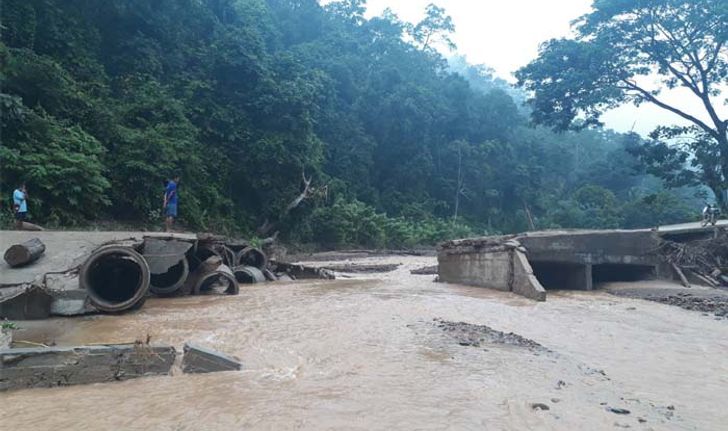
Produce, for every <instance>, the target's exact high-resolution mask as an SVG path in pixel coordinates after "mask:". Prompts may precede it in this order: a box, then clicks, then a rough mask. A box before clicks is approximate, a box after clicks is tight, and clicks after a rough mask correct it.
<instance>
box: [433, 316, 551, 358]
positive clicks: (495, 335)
mask: <svg viewBox="0 0 728 431" xmlns="http://www.w3.org/2000/svg"><path fill="white" fill-rule="evenodd" d="M433 324H434V325H435V326H437V327H438V328H440V329H442V330H443V332H445V333H446V334H447V335H448V336H450V337H452V338H453V339H454V340H455V341H456V342H457V343H458V344H459V345H461V346H472V347H486V346H489V345H508V346H516V347H523V348H526V349H529V350H534V351H541V352H547V351H548V349H546V348H545V347H543V346H542V345H540V344H538V343H537V342H535V341H533V340H529V339H528V338H525V337H522V336H520V335H518V334H514V333H513V332H509V333H505V332H501V331H498V330H496V329H493V328H490V327H488V326H486V325H473V324H471V323H465V322H448V321H446V320H442V319H434V320H433Z"/></svg>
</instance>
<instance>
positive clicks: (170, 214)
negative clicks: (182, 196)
mask: <svg viewBox="0 0 728 431" xmlns="http://www.w3.org/2000/svg"><path fill="white" fill-rule="evenodd" d="M166 216H167V218H166V219H165V220H164V229H165V230H166V231H167V232H171V231H172V226H173V225H174V219H175V218H176V217H177V205H176V204H167V211H166Z"/></svg>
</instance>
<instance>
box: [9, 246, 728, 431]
mask: <svg viewBox="0 0 728 431" xmlns="http://www.w3.org/2000/svg"><path fill="white" fill-rule="evenodd" d="M366 262H367V263H383V262H384V263H390V262H397V263H399V262H401V263H403V265H402V266H401V267H400V268H399V269H398V270H396V271H395V272H392V273H388V274H373V275H366V276H365V275H359V276H355V277H353V278H349V279H343V278H342V279H339V280H336V281H299V282H291V283H275V284H263V285H255V286H243V288H242V289H241V291H240V295H239V296H235V297H229V296H217V297H188V298H180V299H150V300H149V301H147V303H146V305H145V307H144V308H143V309H142V310H140V311H139V312H136V313H131V314H125V315H120V316H108V315H104V316H94V317H86V318H82V319H57V320H51V321H45V322H43V323H41V324H31V325H30V326H28V327H27V328H26V329H25V330H21V331H20V333H19V334H18V335H17V336H16V338H25V339H26V340H31V339H34V340H36V341H46V342H47V341H55V342H56V343H57V344H59V345H73V344H84V343H114V342H129V341H133V340H135V339H143V338H145V337H146V336H147V334H149V335H150V336H151V337H152V342H159V343H171V344H173V345H175V346H176V347H178V348H180V349H181V346H182V345H183V343H184V342H185V341H195V342H197V343H200V344H203V345H206V346H209V347H212V348H215V349H218V350H220V351H223V352H226V353H228V354H232V355H235V356H237V357H239V358H241V360H242V361H243V363H244V369H243V370H242V371H239V372H225V373H216V374H206V375H183V374H181V373H180V372H175V373H174V374H173V375H172V376H164V377H149V378H143V379H137V380H130V381H125V382H120V383H112V384H94V385H86V386H74V387H64V388H54V389H33V390H23V391H16V392H10V393H4V394H1V395H0V411H1V412H2V419H0V429H3V430H25V429H27V430H51V429H52V430H61V429H79V430H100V429H112V430H127V429H139V430H147V429H149V430H152V429H154V430H208V429H210V430H242V429H264V430H288V429H315V430H326V429H347V430H357V429H361V430H370V429H407V430H409V429H418V430H444V429H477V430H486V429H487V430H601V429H622V428H628V427H629V428H631V429H638V430H668V429H679V430H721V429H722V430H725V429H728V428H726V424H728V409H726V407H725V406H726V403H728V322H726V321H725V320H722V321H717V320H714V318H713V317H708V316H704V315H703V314H701V313H699V312H694V311H687V310H683V309H680V308H677V307H671V306H668V305H662V304H658V303H653V302H648V301H641V300H635V299H628V298H618V297H613V296H610V295H608V294H606V293H602V292H550V293H549V298H548V301H547V302H545V303H536V302H532V301H530V300H527V299H524V298H520V297H518V296H514V295H512V294H508V293H500V292H494V291H490V290H487V289H479V288H471V287H464V286H457V285H450V284H442V283H433V282H432V280H433V276H414V275H410V274H409V270H410V269H413V268H417V267H420V266H424V265H431V264H433V263H435V262H434V259H433V258H422V257H388V258H372V259H367V260H366ZM433 319H443V320H445V321H452V322H467V323H470V324H474V325H487V326H488V327H490V328H492V329H495V330H498V331H503V332H506V333H508V332H514V333H516V334H519V335H520V336H522V337H525V338H528V339H530V340H533V341H535V342H536V343H539V344H541V345H542V346H543V347H544V348H543V349H533V348H529V347H527V346H522V345H517V344H516V345H511V344H497V343H493V342H489V341H487V340H486V341H485V342H483V343H480V344H479V345H477V346H473V345H461V343H460V342H459V340H458V339H457V338H454V337H453V336H452V335H451V334H449V333H447V332H446V331H443V330H442V329H441V328H439V327H438V326H437V324H436V322H434V321H433ZM21 326H23V325H21ZM534 403H541V404H544V405H545V406H541V408H533V404H534ZM544 408H548V410H545V409H544ZM609 408H620V409H627V410H629V412H630V413H629V414H616V413H614V412H612V411H609V410H608V409H609Z"/></svg>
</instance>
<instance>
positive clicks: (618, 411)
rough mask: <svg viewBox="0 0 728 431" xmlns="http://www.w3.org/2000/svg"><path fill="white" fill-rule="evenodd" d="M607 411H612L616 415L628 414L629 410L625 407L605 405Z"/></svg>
mask: <svg viewBox="0 0 728 431" xmlns="http://www.w3.org/2000/svg"><path fill="white" fill-rule="evenodd" d="M607 411H608V412H612V413H614V414H616V415H628V414H630V411H629V410H627V409H622V408H619V407H607Z"/></svg>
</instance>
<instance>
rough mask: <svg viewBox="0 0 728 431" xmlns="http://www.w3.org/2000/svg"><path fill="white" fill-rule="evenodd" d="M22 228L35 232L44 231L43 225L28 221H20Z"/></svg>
mask: <svg viewBox="0 0 728 431" xmlns="http://www.w3.org/2000/svg"><path fill="white" fill-rule="evenodd" d="M20 230H28V231H33V232H40V231H44V230H45V229H43V228H42V227H40V226H38V225H37V224H33V223H28V222H27V221H24V222H20Z"/></svg>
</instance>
